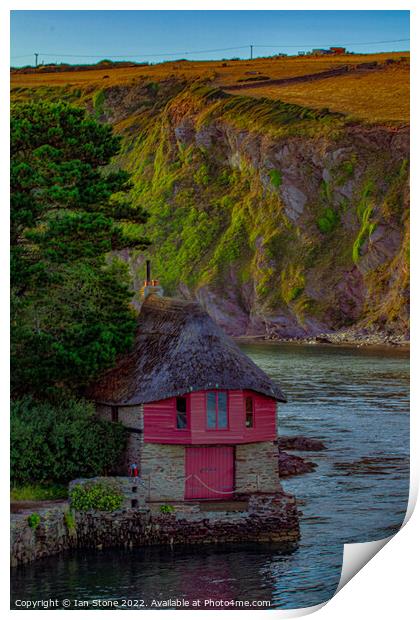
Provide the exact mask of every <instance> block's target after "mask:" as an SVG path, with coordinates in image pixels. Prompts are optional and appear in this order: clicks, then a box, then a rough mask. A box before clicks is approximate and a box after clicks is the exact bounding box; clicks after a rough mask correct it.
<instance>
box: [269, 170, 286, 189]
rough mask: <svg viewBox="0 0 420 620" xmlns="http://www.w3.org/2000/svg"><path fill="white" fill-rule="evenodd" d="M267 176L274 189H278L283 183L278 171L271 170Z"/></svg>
mask: <svg viewBox="0 0 420 620" xmlns="http://www.w3.org/2000/svg"><path fill="white" fill-rule="evenodd" d="M268 175H269V177H270V179H271V182H272V184H273V185H274V187H276V188H277V187H280V185H281V184H282V182H283V179H282V175H281V172H280V170H276V169H274V168H273V170H270V172H269V173H268Z"/></svg>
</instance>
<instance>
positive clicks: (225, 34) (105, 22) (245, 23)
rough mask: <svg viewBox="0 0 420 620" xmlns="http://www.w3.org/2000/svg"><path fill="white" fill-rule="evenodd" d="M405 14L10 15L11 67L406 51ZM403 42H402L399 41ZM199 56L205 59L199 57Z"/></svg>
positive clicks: (168, 13) (112, 11)
mask: <svg viewBox="0 0 420 620" xmlns="http://www.w3.org/2000/svg"><path fill="white" fill-rule="evenodd" d="M409 36H410V35H409V11H114V10H110V11H12V12H11V57H12V58H11V64H12V65H13V66H23V65H27V64H34V53H35V52H38V53H39V62H45V63H48V62H69V63H80V64H83V63H90V62H97V61H99V60H101V59H103V58H109V59H115V60H123V59H127V60H135V61H137V62H141V61H147V62H160V61H162V60H175V59H177V58H188V59H190V60H211V59H221V58H232V57H240V58H249V55H250V47H249V46H250V44H253V45H254V50H253V54H254V57H257V56H269V55H272V54H275V53H277V52H283V53H287V54H296V53H297V52H298V51H300V50H309V49H312V48H313V47H329V46H332V45H340V46H341V45H342V46H345V47H347V48H348V49H349V50H350V51H354V52H363V53H367V52H377V51H400V50H408V49H409V41H408V38H409ZM401 39H407V40H405V41H401ZM199 52H203V53H199Z"/></svg>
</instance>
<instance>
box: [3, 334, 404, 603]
mask: <svg viewBox="0 0 420 620" xmlns="http://www.w3.org/2000/svg"><path fill="white" fill-rule="evenodd" d="M241 348H242V349H243V350H244V351H245V352H246V353H247V354H248V355H249V356H250V357H251V358H252V359H253V360H254V361H255V362H256V363H257V364H258V365H259V366H261V368H263V369H264V370H265V371H266V372H267V373H268V374H269V375H270V376H271V377H272V378H274V379H276V380H278V381H279V382H280V384H281V385H282V387H283V389H284V392H285V393H286V395H287V398H288V403H287V404H285V405H281V406H280V407H279V411H278V416H279V432H280V434H282V435H305V436H308V437H315V438H319V439H322V440H323V441H324V442H325V443H326V445H327V450H326V451H323V452H306V453H295V454H300V455H301V456H304V457H305V458H308V459H309V460H311V461H313V462H315V463H317V465H318V467H317V468H316V469H315V471H314V472H312V473H309V474H305V475H302V476H297V477H293V478H289V479H287V480H284V481H282V484H283V487H284V488H285V489H286V490H287V491H290V492H291V493H293V494H295V495H296V497H297V498H298V499H299V503H300V505H299V509H300V510H301V511H302V516H301V533H302V539H301V541H300V543H299V546H298V547H297V549H295V550H292V551H290V550H289V551H285V550H284V549H282V548H280V547H278V546H272V545H240V546H234V547H231V546H227V545H225V546H202V547H199V548H191V549H187V550H186V549H185V548H183V549H177V548H174V549H167V548H146V549H134V550H131V551H124V550H104V551H78V552H72V553H68V554H65V555H63V556H61V557H58V558H57V557H53V558H47V559H45V560H40V561H38V562H36V563H34V564H31V565H28V566H23V567H18V568H16V569H13V570H12V608H15V609H16V607H15V605H14V601H15V600H16V599H31V600H38V599H44V600H45V599H49V598H52V599H56V598H58V599H59V600H62V599H69V600H70V601H73V600H76V599H77V600H85V601H86V600H87V601H92V600H94V599H95V600H96V599H97V600H102V601H104V600H107V601H108V600H117V601H119V602H120V605H121V601H122V600H123V599H131V600H137V601H143V603H141V602H140V603H135V605H139V606H142V605H143V606H144V608H146V609H147V608H153V607H154V603H153V600H155V601H162V600H168V599H178V600H182V599H183V600H184V601H187V602H189V605H190V607H189V608H191V609H193V608H194V607H193V601H194V600H197V599H199V600H200V601H201V603H200V606H201V608H203V606H204V605H206V607H205V608H207V609H214V608H215V607H214V606H213V605H216V604H217V603H214V602H213V603H212V602H208V603H204V601H206V600H207V601H211V600H212V601H240V600H246V601H254V603H253V604H254V605H258V606H262V605H264V604H267V603H264V601H268V602H269V606H270V608H280V609H288V608H289V609H290V608H297V607H306V606H310V605H316V604H318V603H321V602H324V601H326V600H328V599H329V598H331V596H333V594H334V592H335V590H336V588H337V585H338V582H339V579H340V573H341V565H342V554H343V544H344V543H350V542H366V541H370V540H376V539H379V538H384V537H386V536H390V535H391V534H394V533H396V532H397V531H398V529H399V527H400V525H401V523H402V521H403V520H404V515H405V511H406V506H407V499H408V490H409V384H408V382H409V360H408V354H407V353H406V352H403V351H399V350H385V349H384V350H373V349H367V348H350V347H338V346H331V345H326V346H321V345H316V346H315V345H292V344H277V343H273V344H270V343H261V344H254V343H252V344H246V345H242V346H241ZM98 604H100V603H98ZM186 604H188V603H184V605H186ZM228 604H229V603H226V605H228ZM72 607H73V604H72ZM135 608H136V609H138V607H135ZM184 608H185V607H184Z"/></svg>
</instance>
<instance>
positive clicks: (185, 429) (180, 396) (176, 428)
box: [174, 394, 190, 433]
mask: <svg viewBox="0 0 420 620" xmlns="http://www.w3.org/2000/svg"><path fill="white" fill-rule="evenodd" d="M177 398H185V400H186V401H187V411H186V415H187V426H186V427H185V428H178V426H177V414H178V409H177V408H176V400H177ZM174 426H175V430H176V431H178V432H180V433H182V432H183V431H188V430H189V429H190V395H189V394H180V395H179V396H174Z"/></svg>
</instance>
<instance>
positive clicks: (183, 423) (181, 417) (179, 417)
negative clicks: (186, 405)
mask: <svg viewBox="0 0 420 620" xmlns="http://www.w3.org/2000/svg"><path fill="white" fill-rule="evenodd" d="M176 427H177V428H187V414H186V413H177V414H176Z"/></svg>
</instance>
